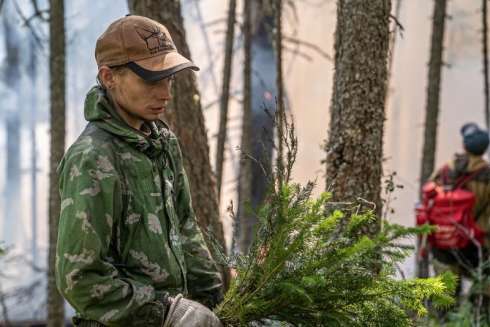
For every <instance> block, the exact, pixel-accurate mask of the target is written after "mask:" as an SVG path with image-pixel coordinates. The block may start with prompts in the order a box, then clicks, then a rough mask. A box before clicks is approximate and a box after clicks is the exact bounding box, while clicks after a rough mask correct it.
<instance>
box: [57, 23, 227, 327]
mask: <svg viewBox="0 0 490 327" xmlns="http://www.w3.org/2000/svg"><path fill="white" fill-rule="evenodd" d="M145 32H148V33H149V32H151V33H153V34H155V32H158V33H160V34H159V35H158V40H156V41H154V40H153V42H157V43H156V48H155V47H152V46H151V44H148V42H152V40H151V39H149V38H146V39H145V37H144V36H145V34H144V33H145ZM158 33H156V34H158ZM114 35H119V36H118V37H113V36H114ZM120 35H123V37H122V38H121V36H120ZM121 39H122V40H123V41H121ZM121 44H122V45H121ZM126 44H130V46H132V47H133V48H134V47H136V48H135V49H125V48H124V47H125V46H126ZM135 44H136V45H135ZM162 45H164V46H162ZM118 47H119V48H118ZM126 47H128V46H126ZM138 47H139V48H138ZM114 48H118V49H116V51H119V52H121V48H122V49H123V50H122V52H123V54H121V53H117V52H116V53H115V52H114V51H113V50H114ZM155 49H156V50H155ZM138 51H139V52H138ZM146 51H147V52H148V54H146ZM160 52H161V53H160ZM107 54H108V55H107ZM141 54H142V55H143V59H142V58H141ZM162 54H163V55H162ZM145 56H146V57H147V58H145ZM96 58H97V63H98V65H99V79H100V81H101V85H100V86H96V87H94V88H93V89H92V90H91V91H90V92H89V93H88V94H87V97H86V100H85V118H86V120H88V121H89V123H88V125H87V127H86V128H85V131H84V132H83V133H82V134H81V136H80V137H79V138H78V140H77V141H76V142H75V143H74V144H73V145H72V146H71V147H70V148H69V150H68V151H67V153H66V154H65V156H64V158H63V160H62V162H61V164H60V166H59V168H58V173H59V175H60V193H61V197H62V207H61V218H60V226H59V238H58V245H57V263H56V281H57V285H58V288H59V290H60V293H61V295H62V296H64V297H65V298H66V299H67V300H68V302H69V303H70V304H71V305H72V306H73V307H74V308H75V309H76V311H77V314H76V316H75V317H74V319H73V322H74V324H75V325H78V326H93V327H95V326H147V327H152V326H159V327H160V326H169V327H170V326H189V327H192V326H221V323H220V322H219V319H218V318H217V317H216V316H215V315H214V314H213V313H212V312H211V311H210V310H209V309H208V308H213V307H214V306H216V305H217V304H218V303H219V301H220V300H221V298H222V296H221V294H220V289H221V279H220V275H219V273H218V271H217V269H216V266H215V264H214V263H213V262H212V259H211V255H210V253H209V250H208V248H207V246H206V244H205V241H204V239H203V235H202V232H201V230H200V228H199V226H198V224H197V222H196V219H195V216H194V212H193V210H192V203H191V197H190V192H189V184H188V180H187V176H186V173H185V171H184V169H183V167H182V156H181V152H180V148H179V144H178V142H177V138H176V137H175V135H174V134H173V133H172V132H171V131H170V130H169V127H168V126H167V125H166V124H165V123H164V122H163V121H162V120H160V119H159V118H158V115H159V114H160V113H161V111H163V109H164V106H165V105H166V101H167V100H169V99H170V98H171V95H170V93H169V90H170V84H171V78H173V77H172V75H173V74H175V73H176V72H178V71H179V70H181V69H184V68H194V69H196V68H197V67H195V66H194V65H193V64H192V63H191V62H190V61H188V60H187V59H185V58H183V57H181V56H180V55H179V54H178V53H177V51H176V49H175V47H174V46H173V43H172V40H171V38H170V35H169V34H168V31H167V30H166V29H165V27H164V26H163V25H161V24H159V23H157V22H154V21H152V20H149V19H147V18H144V17H140V16H127V17H125V18H122V19H120V20H118V21H116V22H114V23H113V24H111V26H110V27H109V28H108V29H107V31H106V32H105V33H104V34H103V35H102V36H101V37H100V38H99V40H98V44H97V46H96ZM131 59H133V60H131ZM114 60H116V62H115V63H112V61H114ZM117 60H119V62H118V61H117ZM121 60H122V61H123V62H122V63H121V62H120V61H121ZM128 60H129V61H130V62H133V63H137V64H138V65H141V66H144V70H143V71H137V70H136V71H134V70H133V69H134V66H132V67H130V68H129V69H128V68H127V67H122V68H121V64H125V63H126V61H128ZM145 60H146V61H145ZM149 60H150V61H151V62H150V61H149ZM157 61H158V62H157ZM162 61H163V65H162ZM148 62H150V66H148ZM152 62H153V63H155V62H157V63H158V65H159V66H158V69H151V68H152V67H151V63H152ZM176 65H177V66H176ZM136 68H138V67H136ZM162 68H163V69H162ZM121 69H122V70H124V72H120V71H118V70H121ZM128 81H129V82H128ZM121 90H122V91H121ZM140 90H144V92H140ZM117 92H122V93H117ZM124 92H129V93H124ZM135 92H136V93H137V92H140V93H142V94H138V93H137V94H135V100H134V99H133V100H129V101H127V99H128V96H127V95H128V94H129V95H131V94H133V93H135ZM121 94H122V95H121ZM153 95H155V96H153ZM144 97H148V98H149V99H150V100H149V101H150V102H152V103H155V102H159V105H160V104H161V108H160V107H158V106H157V105H152V106H148V108H147V107H145V106H144V105H141V103H142V102H138V101H140V100H139V99H140V98H142V99H143V100H141V101H146V100H145V98H144ZM162 99H163V100H162ZM202 304H203V305H204V306H203V305H202Z"/></svg>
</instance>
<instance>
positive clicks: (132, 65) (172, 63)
mask: <svg viewBox="0 0 490 327" xmlns="http://www.w3.org/2000/svg"><path fill="white" fill-rule="evenodd" d="M125 66H126V67H128V68H129V69H131V70H132V71H133V72H134V73H135V74H136V75H138V76H139V77H141V78H142V79H144V80H147V81H149V82H158V81H160V80H162V79H165V78H167V77H169V76H171V75H173V74H175V73H177V72H179V71H181V70H183V69H186V68H190V69H193V70H199V67H197V66H196V65H194V63H192V62H191V61H190V60H188V59H186V58H185V57H183V56H181V55H180V54H179V53H178V52H169V53H166V54H164V55H162V56H157V57H152V58H148V59H143V60H138V61H134V62H128V63H126V64H125Z"/></svg>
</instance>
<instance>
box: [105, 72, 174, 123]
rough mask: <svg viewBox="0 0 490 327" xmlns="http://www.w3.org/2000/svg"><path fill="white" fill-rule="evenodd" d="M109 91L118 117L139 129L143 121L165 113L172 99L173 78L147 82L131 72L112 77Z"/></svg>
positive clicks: (151, 119) (154, 118) (152, 119)
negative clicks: (111, 85) (112, 82)
mask: <svg viewBox="0 0 490 327" xmlns="http://www.w3.org/2000/svg"><path fill="white" fill-rule="evenodd" d="M114 81H115V84H114V87H113V88H112V89H111V90H110V93H111V95H112V97H113V100H114V102H115V103H116V104H117V105H116V106H115V107H116V108H115V109H116V111H117V112H118V114H119V115H121V117H122V118H123V119H124V120H125V121H126V122H127V123H128V124H129V125H130V126H131V127H133V128H135V129H138V130H139V129H140V128H141V125H142V124H143V122H145V121H154V120H156V119H157V118H158V116H159V115H160V114H162V113H163V112H164V111H165V107H166V106H167V101H169V100H171V99H172V94H171V93H170V88H171V87H172V81H173V76H170V77H168V78H165V79H163V80H160V81H158V82H154V83H152V82H148V81H146V80H144V79H142V78H141V77H139V76H138V75H136V74H135V73H133V72H132V71H131V70H126V71H124V72H121V73H117V74H115V75H114Z"/></svg>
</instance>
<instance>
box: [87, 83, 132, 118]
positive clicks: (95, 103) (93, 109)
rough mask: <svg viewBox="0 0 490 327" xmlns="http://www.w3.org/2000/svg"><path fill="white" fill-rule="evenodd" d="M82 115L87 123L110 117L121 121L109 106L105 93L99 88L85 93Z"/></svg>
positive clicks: (96, 87) (95, 87)
mask: <svg viewBox="0 0 490 327" xmlns="http://www.w3.org/2000/svg"><path fill="white" fill-rule="evenodd" d="M84 115H85V119H86V120H87V121H96V120H103V119H105V118H111V117H114V118H115V119H117V120H119V121H123V120H122V118H121V117H120V116H119V115H118V114H117V113H116V111H115V110H114V108H112V106H111V105H110V104H109V100H108V99H107V95H106V92H105V91H104V89H103V88H102V87H100V86H94V87H93V88H92V89H91V90H90V91H89V92H88V93H87V96H86V97H85V108H84Z"/></svg>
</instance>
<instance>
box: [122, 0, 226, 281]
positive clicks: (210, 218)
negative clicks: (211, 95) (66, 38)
mask: <svg viewBox="0 0 490 327" xmlns="http://www.w3.org/2000/svg"><path fill="white" fill-rule="evenodd" d="M128 4H129V9H130V11H131V13H133V14H136V15H141V16H146V17H148V18H151V19H153V20H155V21H157V22H160V23H162V24H163V25H165V27H166V28H167V29H168V31H169V33H170V35H171V36H172V40H173V41H174V44H175V46H176V47H177V49H178V51H179V53H180V54H181V55H183V56H184V57H186V58H188V59H190V60H192V59H191V54H190V51H189V47H188V45H187V41H186V36H185V29H184V20H183V18H182V15H181V11H180V1H174V0H161V1H156V0H128ZM172 89H173V91H172V95H173V99H172V101H170V102H169V105H168V106H167V108H166V112H165V119H166V121H167V122H168V123H169V124H170V126H171V128H172V131H173V132H174V133H175V135H177V137H178V139H179V143H180V146H181V149H182V155H183V158H184V167H185V170H186V172H187V175H188V177H189V183H190V187H191V194H192V202H193V207H194V211H195V213H196V216H197V219H198V221H199V223H200V225H201V226H202V227H203V228H204V229H207V228H208V227H212V228H213V234H214V237H215V238H216V239H217V240H218V241H219V242H220V243H221V244H222V245H223V246H224V247H225V245H226V243H225V238H224V233H223V226H222V224H221V221H220V218H219V208H218V200H217V194H216V180H215V178H214V176H213V172H212V169H211V164H210V161H209V146H208V139H207V134H206V126H205V123H204V116H203V113H202V107H201V102H200V97H199V91H198V89H197V85H196V80H195V75H194V73H193V71H192V70H190V69H185V70H183V71H181V72H179V73H178V74H176V79H175V82H174V84H173V86H172ZM225 248H226V247H225ZM220 269H221V273H222V277H223V282H224V285H225V288H227V285H228V284H229V273H228V271H226V270H225V269H222V267H220Z"/></svg>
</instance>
